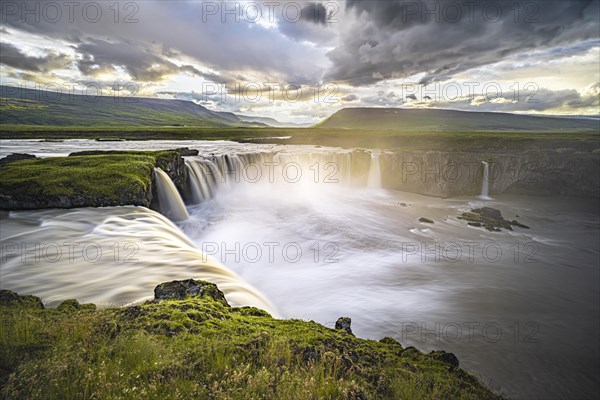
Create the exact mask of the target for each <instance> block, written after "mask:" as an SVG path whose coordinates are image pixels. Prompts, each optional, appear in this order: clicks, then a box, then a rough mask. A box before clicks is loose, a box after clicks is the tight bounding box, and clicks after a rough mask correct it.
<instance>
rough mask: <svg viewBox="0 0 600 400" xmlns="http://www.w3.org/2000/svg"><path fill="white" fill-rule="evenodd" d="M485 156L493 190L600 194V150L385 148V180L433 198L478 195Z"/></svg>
mask: <svg viewBox="0 0 600 400" xmlns="http://www.w3.org/2000/svg"><path fill="white" fill-rule="evenodd" d="M482 161H486V162H488V163H489V187H490V194H500V193H519V194H533V195H571V196H582V197H600V154H597V153H593V152H590V153H580V152H569V151H555V150H544V151H532V152H527V153H525V154H518V155H511V154H501V153H492V154H489V153H484V152H478V153H473V152H441V151H416V150H411V151H397V152H387V153H384V154H382V155H381V156H380V162H381V170H382V185H383V187H385V188H389V189H397V190H403V191H407V192H413V193H419V194H424V195H427V196H435V197H454V196H464V195H477V194H479V193H480V192H481V187H482V183H483V163H482Z"/></svg>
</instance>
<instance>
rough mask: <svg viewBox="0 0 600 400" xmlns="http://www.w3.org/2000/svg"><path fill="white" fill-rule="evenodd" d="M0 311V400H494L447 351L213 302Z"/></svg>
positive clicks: (17, 307)
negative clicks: (362, 336) (426, 349)
mask: <svg viewBox="0 0 600 400" xmlns="http://www.w3.org/2000/svg"><path fill="white" fill-rule="evenodd" d="M71 303H72V301H71V302H69V304H71ZM0 311H1V314H0V315H1V317H0V318H1V319H2V324H1V325H0V327H1V328H0V342H1V346H0V348H1V349H2V350H1V351H2V354H0V355H1V356H2V357H1V358H0V363H1V364H0V367H1V371H4V372H3V374H4V375H3V376H2V379H3V380H2V381H0V383H2V388H1V389H0V390H1V392H0V397H4V398H8V399H20V398H31V399H48V398H77V399H92V398H102V399H117V398H119V399H137V398H145V399H162V398H181V399H185V398H219V399H247V398H257V399H258V398H270V399H280V398H281V399H302V400H304V399H364V398H369V399H371V398H381V399H399V398H402V399H440V398H443V399H496V398H499V397H497V396H495V395H494V394H492V393H491V392H490V391H488V390H487V389H486V388H485V387H483V386H482V385H480V384H479V383H478V381H477V380H476V379H475V378H474V377H473V376H472V375H470V374H468V373H466V372H464V371H463V370H461V369H460V368H455V367H451V365H450V364H451V363H449V361H452V359H451V358H449V357H448V356H447V355H445V354H444V353H435V354H423V353H421V352H419V351H417V350H416V349H413V348H408V349H402V346H401V345H400V344H399V343H398V342H397V341H395V340H394V339H391V338H385V339H382V341H380V342H377V341H372V340H363V339H359V338H356V337H353V336H351V335H347V334H344V333H342V332H340V331H336V330H333V329H329V328H326V327H324V326H322V325H319V324H317V323H314V322H306V321H300V320H277V319H273V318H271V316H269V315H268V314H266V313H264V312H262V311H261V310H257V309H255V308H250V307H241V308H232V307H229V306H227V305H226V304H223V303H222V302H219V301H215V300H213V299H212V298H210V297H202V298H193V299H192V298H188V299H185V300H165V301H161V302H157V301H149V302H146V303H144V304H141V305H135V306H130V307H126V308H120V309H119V308H110V309H103V310H96V311H90V312H86V313H81V312H79V313H75V314H67V313H64V312H60V311H57V310H52V309H49V310H41V309H31V308H25V307H22V306H20V305H13V306H2V309H1V310H0ZM9 373H10V375H9Z"/></svg>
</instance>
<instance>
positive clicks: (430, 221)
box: [419, 217, 434, 224]
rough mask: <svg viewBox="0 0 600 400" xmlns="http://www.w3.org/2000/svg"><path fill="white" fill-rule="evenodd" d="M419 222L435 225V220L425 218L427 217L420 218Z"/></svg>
mask: <svg viewBox="0 0 600 400" xmlns="http://www.w3.org/2000/svg"><path fill="white" fill-rule="evenodd" d="M419 222H424V223H426V224H433V223H434V222H433V220H431V219H429V218H425V217H421V218H419Z"/></svg>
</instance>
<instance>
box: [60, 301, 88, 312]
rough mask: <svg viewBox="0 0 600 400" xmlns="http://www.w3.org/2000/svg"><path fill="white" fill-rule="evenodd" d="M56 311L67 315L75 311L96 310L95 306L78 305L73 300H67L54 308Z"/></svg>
mask: <svg viewBox="0 0 600 400" xmlns="http://www.w3.org/2000/svg"><path fill="white" fill-rule="evenodd" d="M56 309H57V310H58V311H63V312H67V313H71V312H75V311H94V310H95V309H96V305H95V304H92V303H86V304H80V303H79V302H78V301H77V300H75V299H68V300H65V301H63V302H62V303H60V304H59V305H58V307H56Z"/></svg>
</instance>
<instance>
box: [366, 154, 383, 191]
mask: <svg viewBox="0 0 600 400" xmlns="http://www.w3.org/2000/svg"><path fill="white" fill-rule="evenodd" d="M367 187H368V188H369V189H380V188H381V164H380V162H379V153H378V152H376V151H373V152H371V165H370V166H369V176H368V178H367Z"/></svg>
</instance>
